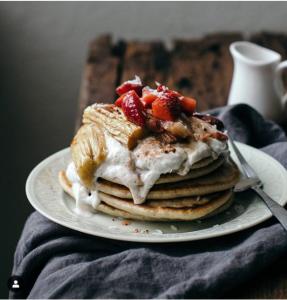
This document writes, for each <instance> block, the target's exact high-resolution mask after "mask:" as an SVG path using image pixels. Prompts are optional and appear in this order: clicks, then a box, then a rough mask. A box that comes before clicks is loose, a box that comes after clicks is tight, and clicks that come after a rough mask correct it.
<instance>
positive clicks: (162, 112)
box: [152, 97, 180, 121]
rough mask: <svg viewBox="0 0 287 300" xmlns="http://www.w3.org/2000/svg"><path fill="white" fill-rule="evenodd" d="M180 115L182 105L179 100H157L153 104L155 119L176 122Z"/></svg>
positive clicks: (164, 98) (166, 98) (165, 98)
mask: <svg viewBox="0 0 287 300" xmlns="http://www.w3.org/2000/svg"><path fill="white" fill-rule="evenodd" d="M179 113H180V105H179V102H178V99H177V98H174V97H170V98H169V97H162V98H157V99H156V100H155V101H154V102H153V103H152V114H153V116H154V117H156V118H158V119H160V120H164V121H174V120H175V119H176V118H177V116H178V115H179Z"/></svg>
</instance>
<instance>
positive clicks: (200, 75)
mask: <svg viewBox="0 0 287 300" xmlns="http://www.w3.org/2000/svg"><path fill="white" fill-rule="evenodd" d="M240 39H242V36H241V35H240V34H214V35H208V36H206V37H204V38H202V39H197V40H176V41H175V46H174V50H173V51H172V59H171V68H170V73H169V79H168V85H169V86H170V87H171V88H174V89H177V90H179V91H180V92H182V93H183V94H184V95H190V96H193V97H195V98H196V99H197V100H198V110H199V111H202V110H205V109H209V108H213V107H216V106H222V105H225V104H226V101H227V96H228V91H229V86H230V82H231V76H232V72H233V62H232V58H231V56H230V54H229V45H230V44H231V43H232V42H233V41H236V40H240Z"/></svg>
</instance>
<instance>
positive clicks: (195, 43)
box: [76, 32, 287, 299]
mask: <svg viewBox="0 0 287 300" xmlns="http://www.w3.org/2000/svg"><path fill="white" fill-rule="evenodd" d="M243 39H244V38H243V35H242V34H240V33H228V34H227V33H217V34H212V35H207V36H205V37H203V38H200V39H193V40H175V41H173V43H172V44H173V45H172V47H171V48H167V47H166V46H165V45H164V44H163V42H161V41H151V42H139V41H118V42H113V41H112V38H111V36H108V35H105V36H100V37H98V38H97V39H95V40H94V41H93V42H92V43H91V44H90V47H89V52H88V58H87V63H86V65H85V67H84V71H83V78H82V83H81V89H80V97H79V110H78V116H77V121H76V128H78V126H79V125H80V123H81V116H82V112H83V109H84V108H85V107H86V106H88V105H90V104H92V103H94V102H104V103H108V102H113V101H114V100H115V97H116V95H115V88H116V86H117V85H118V84H119V83H121V82H122V81H125V80H128V79H132V78H133V77H134V75H135V74H137V75H139V76H140V77H141V78H142V79H143V81H144V82H145V83H146V84H148V85H151V86H152V85H153V84H154V81H158V82H161V83H163V84H167V85H168V86H169V87H170V88H173V89H176V90H178V91H179V92H182V93H183V94H185V95H190V96H194V97H195V98H197V100H198V110H199V111H202V110H206V109H210V108H213V107H217V106H223V105H225V104H226V102H227V97H228V92H229V88H230V83H231V76H232V73H233V62H232V58H231V56H230V54H229V45H230V44H231V43H232V42H234V41H236V40H243ZM249 40H251V41H252V42H255V43H257V44H259V45H262V46H265V47H268V48H271V49H273V50H275V51H278V52H279V53H280V54H281V55H282V58H283V59H286V58H287V35H286V34H281V33H280V34H279V33H269V32H263V33H256V34H253V35H251V36H250V37H249ZM284 79H285V83H286V84H287V75H286V74H285V75H284ZM286 268H287V265H286V263H285V261H284V258H281V259H279V260H277V261H276V262H274V263H273V265H272V267H271V268H270V269H269V270H265V271H264V272H262V273H261V274H257V275H256V277H254V278H253V279H251V280H249V282H248V283H246V284H245V285H244V286H241V287H239V288H238V289H236V290H234V291H231V292H230V293H229V294H228V295H226V297H228V298H257V299H258V298H262V299H264V298H265V299H266V298H277V299H278V298H287V278H286Z"/></svg>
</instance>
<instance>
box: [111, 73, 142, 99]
mask: <svg viewBox="0 0 287 300" xmlns="http://www.w3.org/2000/svg"><path fill="white" fill-rule="evenodd" d="M142 88H143V84H142V82H141V80H140V78H139V77H138V76H135V79H134V80H129V81H126V82H124V83H122V84H121V85H120V86H119V87H117V88H116V93H117V94H118V95H119V96H121V95H123V94H125V93H127V92H129V91H135V92H136V93H137V94H138V95H139V96H141V94H142Z"/></svg>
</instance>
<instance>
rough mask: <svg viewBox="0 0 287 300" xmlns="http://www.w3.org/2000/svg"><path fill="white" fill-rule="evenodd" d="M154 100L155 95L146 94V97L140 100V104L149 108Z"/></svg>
mask: <svg viewBox="0 0 287 300" xmlns="http://www.w3.org/2000/svg"><path fill="white" fill-rule="evenodd" d="M156 98H157V96H156V95H154V94H148V95H145V96H143V97H142V98H141V99H142V103H143V105H144V107H150V106H151V104H152V103H153V101H154V100H155V99H156Z"/></svg>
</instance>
